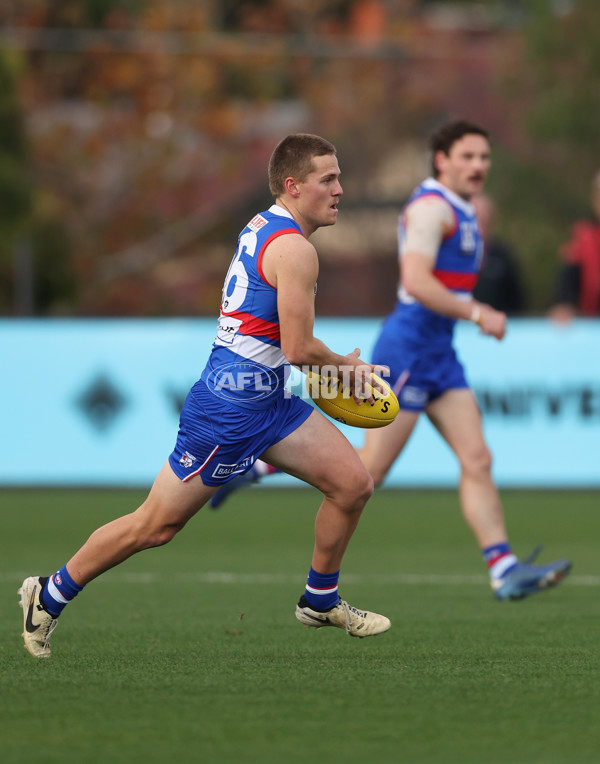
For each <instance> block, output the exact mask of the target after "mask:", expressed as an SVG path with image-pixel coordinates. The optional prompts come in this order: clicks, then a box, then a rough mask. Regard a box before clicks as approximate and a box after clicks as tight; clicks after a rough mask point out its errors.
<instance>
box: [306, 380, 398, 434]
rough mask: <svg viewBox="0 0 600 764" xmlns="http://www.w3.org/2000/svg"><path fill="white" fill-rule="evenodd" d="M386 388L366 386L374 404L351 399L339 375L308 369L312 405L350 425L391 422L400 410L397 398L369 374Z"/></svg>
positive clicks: (385, 423)
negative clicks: (380, 390)
mask: <svg viewBox="0 0 600 764" xmlns="http://www.w3.org/2000/svg"><path fill="white" fill-rule="evenodd" d="M371 377H372V378H373V379H376V380H377V381H378V382H379V383H380V384H381V385H382V387H383V388H384V389H385V392H384V393H381V392H379V390H374V389H373V388H372V387H371V385H368V387H369V388H370V391H371V393H372V395H373V398H374V399H375V403H373V404H371V403H369V402H368V401H363V402H362V403H361V404H360V405H359V404H358V403H357V402H356V401H355V400H354V398H353V397H352V395H351V394H350V390H349V388H347V387H343V386H342V384H341V383H340V380H339V378H338V377H334V376H331V375H323V376H321V375H320V374H317V373H315V372H312V371H309V372H308V374H307V375H306V389H307V391H308V394H309V395H310V397H311V398H312V400H313V401H314V402H315V404H316V405H317V406H318V407H319V408H320V409H321V411H323V412H324V413H325V414H327V415H328V416H330V417H331V418H332V419H335V420H336V422H341V423H342V424H348V425H350V426H351V427H364V428H374V427H385V426H386V425H387V424H390V422H393V421H394V419H395V418H396V415H397V414H398V411H399V406H398V399H397V398H396V396H395V395H394V392H393V390H392V388H391V387H390V386H389V385H388V383H387V382H385V381H384V380H383V379H381V377H378V376H377V375H376V374H373V373H372V374H371Z"/></svg>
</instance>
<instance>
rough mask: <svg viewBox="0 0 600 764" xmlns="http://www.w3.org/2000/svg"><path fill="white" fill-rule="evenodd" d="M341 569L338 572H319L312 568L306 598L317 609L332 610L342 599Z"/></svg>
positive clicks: (305, 592) (307, 583)
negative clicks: (339, 586)
mask: <svg viewBox="0 0 600 764" xmlns="http://www.w3.org/2000/svg"><path fill="white" fill-rule="evenodd" d="M339 577H340V571H339V570H338V571H337V572H336V573H317V571H316V570H313V568H311V569H310V572H309V574H308V580H307V582H306V589H305V591H304V599H305V600H306V601H307V602H308V604H309V605H310V606H311V607H312V608H314V609H315V610H323V611H324V610H331V608H332V607H335V606H336V605H337V604H338V602H339V601H340V596H339V594H338V580H339Z"/></svg>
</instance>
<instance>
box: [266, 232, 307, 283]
mask: <svg viewBox="0 0 600 764" xmlns="http://www.w3.org/2000/svg"><path fill="white" fill-rule="evenodd" d="M284 233H297V234H299V235H300V236H302V234H301V233H300V231H299V230H298V229H297V228H283V229H282V230H281V231H275V233H273V234H271V236H269V238H268V239H267V240H266V241H265V243H264V244H263V245H262V247H261V248H260V252H259V253H258V257H257V258H256V270H257V271H258V275H259V276H260V277H261V279H262V280H263V281H264V282H265V284H268V285H269V286H270V287H272V288H273V289H276V287H274V286H273V284H271V283H270V281H268V280H267V278H266V276H265V274H264V273H263V269H262V256H263V253H264V251H265V249H266V248H267V244H270V243H271V242H272V241H273V239H276V238H277V237H278V236H282V235H283V234H284Z"/></svg>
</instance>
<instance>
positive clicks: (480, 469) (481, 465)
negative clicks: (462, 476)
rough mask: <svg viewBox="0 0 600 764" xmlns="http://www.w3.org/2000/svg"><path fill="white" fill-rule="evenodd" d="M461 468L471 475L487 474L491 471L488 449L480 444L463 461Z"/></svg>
mask: <svg viewBox="0 0 600 764" xmlns="http://www.w3.org/2000/svg"><path fill="white" fill-rule="evenodd" d="M462 468H463V470H464V471H465V472H467V473H468V474H471V475H475V476H476V475H482V474H488V473H489V472H491V469H492V454H491V452H490V450H489V448H488V447H487V446H486V445H485V444H482V445H481V446H480V447H479V448H477V449H474V450H472V451H471V452H470V453H469V454H468V455H467V456H466V457H465V458H464V459H463V460H462Z"/></svg>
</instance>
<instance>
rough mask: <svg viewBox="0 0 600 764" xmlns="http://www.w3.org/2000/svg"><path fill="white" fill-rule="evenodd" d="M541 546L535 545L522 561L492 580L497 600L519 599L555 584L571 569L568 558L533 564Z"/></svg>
mask: <svg viewBox="0 0 600 764" xmlns="http://www.w3.org/2000/svg"><path fill="white" fill-rule="evenodd" d="M542 548H543V547H541V546H538V547H536V548H535V549H534V550H533V552H532V553H531V554H530V555H529V557H527V558H526V559H525V560H524V561H523V562H517V563H516V564H515V565H513V567H512V568H510V570H508V572H507V573H506V574H505V575H504V576H503V577H502V578H499V579H497V580H496V581H493V582H492V588H493V589H494V594H495V595H496V597H497V598H498V599H499V600H520V599H523V597H527V596H529V595H530V594H535V593H536V592H541V591H543V590H544V589H549V588H550V587H552V586H556V585H557V584H558V583H559V582H560V581H562V579H563V578H564V577H565V576H566V575H567V574H568V572H569V571H570V570H571V562H570V561H569V560H556V561H555V562H549V563H548V564H547V565H533V561H534V560H535V558H536V557H537V556H538V554H539V553H540V552H541V550H542Z"/></svg>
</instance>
